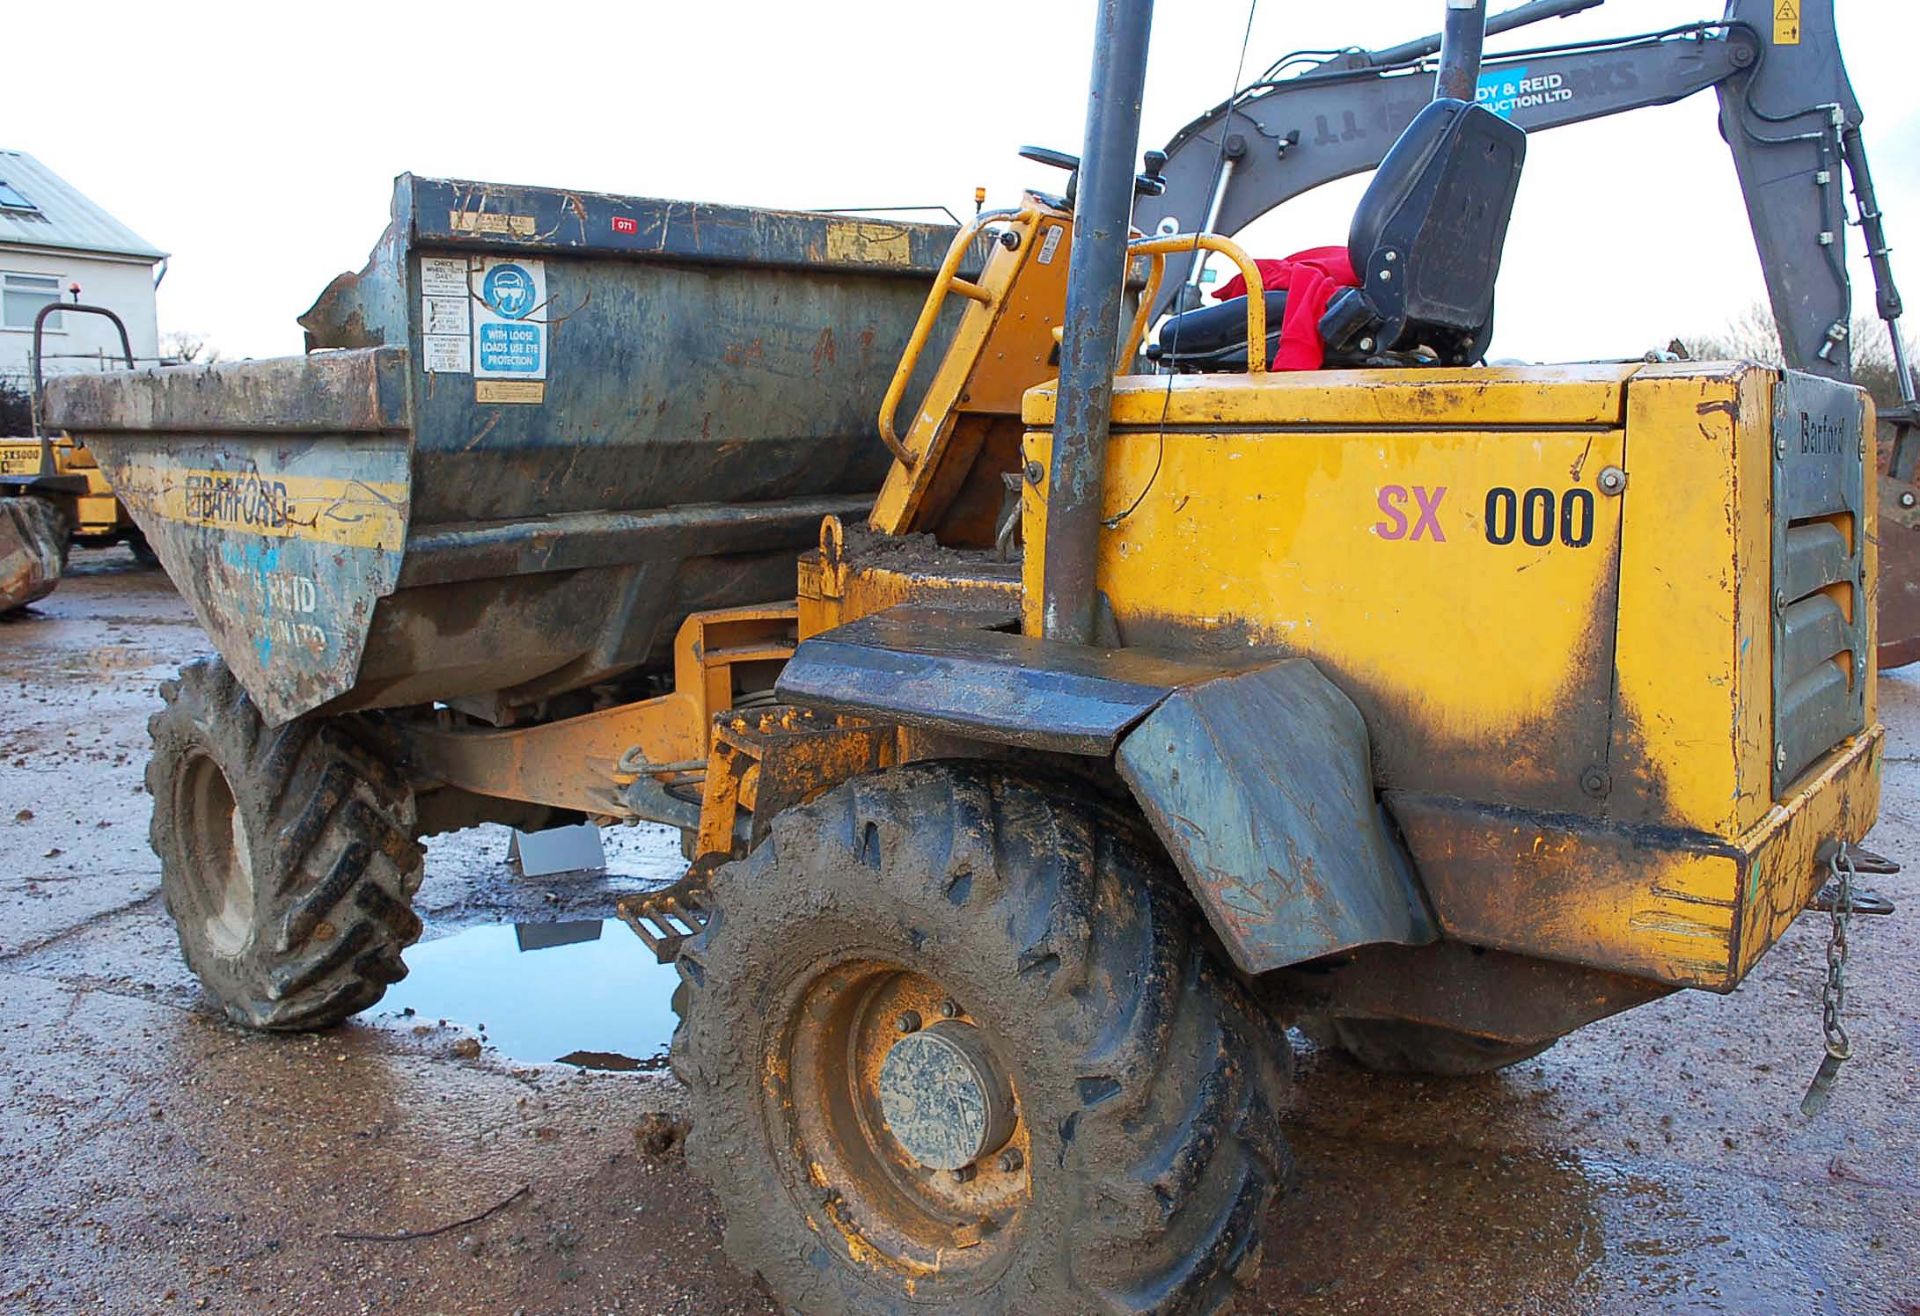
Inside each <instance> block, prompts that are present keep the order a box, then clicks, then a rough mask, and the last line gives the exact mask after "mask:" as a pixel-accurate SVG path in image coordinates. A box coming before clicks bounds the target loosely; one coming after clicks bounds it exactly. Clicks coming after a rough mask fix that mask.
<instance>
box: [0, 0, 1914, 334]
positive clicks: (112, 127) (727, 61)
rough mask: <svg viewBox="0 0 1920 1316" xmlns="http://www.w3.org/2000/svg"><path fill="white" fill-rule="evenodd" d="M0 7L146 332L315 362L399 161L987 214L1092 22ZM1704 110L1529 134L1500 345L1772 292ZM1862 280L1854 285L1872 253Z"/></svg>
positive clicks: (1279, 6)
mask: <svg viewBox="0 0 1920 1316" xmlns="http://www.w3.org/2000/svg"><path fill="white" fill-rule="evenodd" d="M1512 2H1513V0H1493V6H1492V7H1493V8H1494V9H1495V10H1496V11H1498V10H1499V9H1503V8H1507V7H1510V4H1511V3H1512ZM1838 5H1839V22H1840V29H1841V37H1842V42H1843V45H1844V47H1845V50H1846V57H1847V62H1848V67H1849V71H1850V73H1851V74H1852V78H1853V83H1854V87H1855V90H1856V92H1857V93H1858V95H1859V98H1860V101H1861V103H1862V105H1863V106H1864V107H1865V111H1866V115H1867V123H1866V136H1867V142H1868V147H1869V150H1870V152H1871V154H1872V158H1873V160H1874V163H1875V167H1876V175H1877V178H1878V181H1879V182H1880V185H1881V190H1882V192H1883V197H1882V200H1883V203H1884V208H1885V210H1886V211H1887V213H1888V216H1889V219H1888V226H1889V229H1890V233H1891V238H1892V243H1893V246H1894V247H1895V249H1896V256H1895V261H1896V268H1900V269H1904V277H1905V279H1906V283H1907V289H1906V291H1907V292H1908V294H1909V299H1910V300H1911V301H1913V302H1914V303H1915V304H1916V305H1920V73H1916V71H1915V70H1916V68H1920V5H1916V4H1913V3H1911V0H1838ZM7 8H8V12H7V14H6V17H5V20H4V30H5V42H6V46H7V48H8V51H9V54H8V59H7V68H6V72H5V75H4V77H5V80H6V85H7V90H8V93H9V94H8V98H7V99H8V104H9V106H10V112H9V113H8V114H7V116H6V117H5V119H4V120H0V146H6V147H13V148H16V149H21V150H26V151H29V152H31V153H33V154H35V155H37V156H39V157H40V158H41V159H42V160H43V161H45V162H46V163H47V164H48V165H50V166H51V167H52V168H54V169H55V170H56V171H58V172H60V173H61V174H63V175H65V176H66V177H67V178H68V179H69V180H71V181H72V182H73V183H74V184H76V185H77V186H78V187H80V188H81V190H83V191H85V192H87V193H88V194H90V195H91V196H93V197H94V198H95V199H96V200H98V201H99V202H101V203H102V204H103V205H105V206H106V207H107V208H108V209H109V210H111V211H112V212H113V213H114V214H115V215H117V216H118V217H119V218H120V219H122V220H123V221H124V222H126V223H127V224H129V225H130V226H132V227H133V228H134V229H135V230H136V231H137V232H139V233H140V234H141V235H142V236H144V237H146V238H147V239H148V240H150V241H152V242H154V243H157V244H158V245H159V246H161V247H162V248H164V249H166V250H168V251H171V252H172V253H173V260H172V266H171V271H170V273H169V274H168V276H167V279H166V282H165V284H164V285H163V286H162V288H161V293H160V323H161V328H162V330H163V331H166V330H192V331H197V332H200V333H204V334H205V335H207V336H208V337H209V338H210V339H211V340H212V341H213V342H214V343H215V344H216V345H217V346H218V347H219V348H220V349H221V350H222V351H223V352H224V353H225V354H226V355H227V356H229V357H235V356H248V355H254V356H266V355H275V354H280V353H288V352H297V351H299V350H300V347H301V336H300V331H299V329H298V327H297V326H296V325H295V323H294V318H295V317H296V316H297V315H299V314H300V313H301V312H302V311H304V310H305V309H306V308H307V306H308V305H310V304H311V303H312V301H313V299H314V298H315V297H316V296H317V295H318V294H319V292H320V290H321V289H322V288H323V287H324V286H325V285H326V283H327V281H328V280H329V279H330V278H332V277H333V275H335V274H337V273H338V272H340V271H342V270H347V269H358V268H359V267H360V266H361V264H362V263H363V262H364V260H365V258H366V254H367V252H368V250H369V248H371V246H372V245H373V243H374V241H375V239H376V238H377V237H378V236H379V234H380V232H381V230H382V228H384V227H385V224H386V220H387V212H388V202H389V198H390V195H391V188H392V184H391V180H392V178H393V176H394V175H396V174H398V173H401V172H403V171H409V170H410V171H412V172H415V173H419V174H425V175H437V176H445V177H458V178H473V179H485V180H489V181H497V182H511V183H534V184H548V185H555V186H561V187H571V188H579V189H586V190H595V191H607V192H620V193H628V194H635V195H650V196H661V197H676V198H696V199H701V200H711V201H731V202H742V203H748V204H756V205H777V206H790V207H825V206H856V205H867V206H872V205H882V204H907V203H914V204H919V203H933V202H942V203H945V204H946V205H948V206H950V207H952V208H953V209H954V210H955V211H965V210H968V209H970V208H971V198H972V193H973V188H974V186H975V184H984V185H985V186H986V187H987V188H988V189H989V192H990V195H991V197H992V198H994V199H995V202H996V203H998V202H1002V201H1008V200H1012V199H1013V198H1014V196H1015V194H1016V192H1017V189H1018V188H1019V187H1020V186H1022V185H1023V184H1026V185H1033V186H1044V187H1051V186H1056V185H1057V183H1058V176H1057V175H1055V174H1054V173H1053V172H1052V171H1050V170H1046V169H1042V168H1041V167H1039V166H1036V165H1030V164H1027V163H1025V162H1023V161H1021V160H1019V159H1017V158H1016V157H1015V154H1014V152H1015V149H1016V148H1017V147H1018V146H1019V145H1020V144H1022V143H1025V142H1036V143H1041V144H1046V145H1052V146H1057V147H1062V148H1065V149H1069V150H1078V148H1079V144H1080V136H1081V128H1082V116H1083V114H1084V110H1085V96H1086V83H1087V62H1088V55H1089V50H1090V47H1091V37H1092V24H1093V4H1092V3H1091V0H1037V2H1036V3H1031V4H1026V5H1020V6H1006V5H974V6H967V5H953V4H944V3H940V4H936V3H932V2H931V0H892V2H891V3H888V2H887V0H857V2H855V0H846V2H842V0H812V2H809V0H778V2H774V0H737V2H729V0H712V2H710V3H707V4H704V5H702V4H694V5H687V4H678V3H676V4H670V5H669V4H662V3H652V2H647V0H643V2H635V3H623V4H611V3H609V4H586V3H568V2H567V0H547V2H546V3H543V4H538V5H528V4H525V3H519V4H494V3H488V2H487V0H471V2H470V3H467V4H463V5H459V6H443V5H431V6H429V5H424V4H418V3H407V2H406V0H386V3H380V4H367V3H355V2H352V0H335V2H333V3H328V4H272V3H259V2H258V0H253V2H250V3H195V2H194V0H180V2H179V3H171V4H166V5H155V4H152V3H139V4H118V3H112V2H111V0H90V3H88V4H85V5H77V4H26V3H18V4H13V5H9V6H8V7H7ZM1441 15H1442V5H1441V3H1440V0H1375V2H1374V3H1367V4H1345V5H1338V4H1336V5H1328V4H1324V3H1313V4H1307V3H1302V2H1301V0H1263V2H1262V3H1261V4H1260V5H1259V7H1258V11H1257V17H1256V19H1255V23H1254V30H1253V40H1252V45H1251V48H1250V51H1249V55H1248V68H1249V76H1251V75H1252V74H1253V73H1257V72H1258V70H1260V69H1261V68H1264V67H1265V66H1266V65H1267V64H1268V63H1270V62H1271V61H1272V60H1274V59H1275V58H1277V57H1278V56H1280V55H1282V54H1284V53H1286V52H1288V51H1291V50H1294V49H1299V48H1314V47H1337V46H1353V45H1358V46H1366V47H1379V46H1384V45H1389V44H1392V43H1395V42H1398V41H1400V40H1403V39H1406V38H1409V37H1413V36H1416V35H1419V34H1421V33H1423V32H1431V31H1433V30H1435V29H1436V28H1437V26H1438V20H1439V19H1440V17H1441ZM1718 15H1719V0H1700V3H1699V4H1697V5H1689V4H1686V3H1683V2H1680V0H1609V2H1608V3H1606V4H1605V5H1604V6H1603V7H1602V8H1600V9H1598V10H1596V11H1593V12H1590V13H1587V14H1582V15H1579V16H1576V17H1573V18H1568V19H1557V20H1552V21H1549V22H1547V23H1544V24H1541V25H1539V26H1536V27H1533V28H1530V29H1527V30H1526V31H1525V32H1523V33H1519V34H1514V35H1513V36H1509V37H1505V38H1495V39H1494V41H1493V42H1492V48H1494V49H1498V48H1500V47H1501V46H1502V45H1505V46H1508V47H1511V46H1513V45H1515V44H1516V43H1520V42H1521V40H1522V38H1524V44H1529V45H1530V44H1536V43H1539V42H1544V41H1548V40H1553V41H1559V40H1576V39H1585V38H1591V37H1599V36H1616V35H1624V34H1627V33H1634V32H1641V31H1647V30H1651V29H1655V28H1664V27H1669V26H1672V25H1675V24H1677V23H1681V22H1686V21H1689V20H1693V19H1704V18H1715V17H1718ZM1246 16H1247V3H1246V0H1161V3H1160V5H1159V12H1158V14H1157V18H1156V24H1155V28H1154V35H1153V49H1152V61H1151V65H1150V68H1149V71H1148V77H1147V105H1146V119H1145V127H1144V133H1143V140H1142V145H1143V146H1146V145H1155V144H1160V143H1163V142H1165V140H1166V139H1167V138H1168V137H1169V136H1170V135H1171V134H1172V133H1173V131H1174V130H1176V129H1177V128H1178V127H1179V126H1180V125H1182V124H1183V123H1185V122H1186V121H1187V120H1189V119H1191V118H1192V117H1193V116H1194V115H1196V114H1198V113H1199V112H1201V111H1202V110H1203V109H1205V108H1206V107H1207V106H1209V105H1212V104H1213V103H1215V102H1217V101H1219V100H1221V99H1223V98H1224V96H1225V94H1226V93H1227V91H1228V88H1229V86H1230V84H1231V82H1232V80H1233V73H1234V62H1235V59H1236V57H1237V56H1238V53H1239V47H1240V37H1241V32H1242V30H1243V28H1244V25H1245V23H1246ZM1714 113H1715V110H1714V102H1713V98H1712V96H1711V95H1710V94H1709V95H1703V96H1696V97H1694V98H1692V99H1691V100H1689V101H1686V102H1683V103H1681V104H1678V105H1674V106H1668V107H1664V108H1660V109H1654V110H1647V111H1641V112H1637V113H1635V114H1631V115H1627V116H1622V117H1618V118H1615V119H1612V120H1602V121H1598V122H1595V123H1590V124H1584V125H1575V126H1573V127H1569V128H1563V129H1557V130H1555V131H1553V132H1551V133H1543V134H1540V135H1537V136H1536V137H1534V138H1533V139H1532V141H1531V142H1530V144H1529V148H1528V158H1527V165H1526V174H1525V177H1524V179H1523V181H1522V184H1521V190H1520V200H1519V205H1518V208H1517V210H1516V213H1515V216H1514V221H1513V227H1512V230H1511V234H1510V237H1509V240H1508V246H1507V255H1506V263H1505V267H1504V269H1503V272H1502V276H1501V283H1500V292H1499V304H1500V318H1499V323H1500V334H1499V337H1498V339H1497V340H1496V344H1495V351H1496V354H1499V355H1507V356H1525V357H1529V358H1535V359H1564V358H1572V357H1580V356H1604V355H1627V354H1637V353H1639V352H1641V351H1643V350H1645V349H1646V348H1647V347H1651V346H1663V345H1665V343H1666V342H1667V340H1668V338H1669V337H1670V336H1671V335H1673V334H1675V333H1680V334H1685V333H1687V332H1690V331H1700V330H1709V329H1712V328H1714V327H1715V326H1717V325H1719V324H1721V323H1723V322H1724V321H1726V320H1727V318H1728V317H1729V316H1731V315H1733V314H1735V313H1737V312H1738V311H1739V310H1740V309H1741V308H1743V307H1745V306H1747V305H1749V304H1751V303H1753V302H1755V301H1758V300H1760V299H1761V298H1762V297H1763V296H1764V290H1763V287H1762V284H1761V279H1760V271H1759V265H1758V262H1757V260H1756V258H1755V255H1754V250H1753V244H1752V241H1751V238H1750V237H1749V235H1748V232H1747V228H1746V223H1745V218H1744V214H1743V212H1742V210H1741V205H1740V198H1739V193H1738V189H1737V187H1736V184H1735V180H1734V174H1733V167H1732V164H1731V163H1730V161H1729V158H1728V156H1727V153H1726V149H1725V147H1724V146H1723V145H1722V144H1721V142H1720V139H1719V135H1718V132H1717V130H1716V125H1715V120H1714ZM1363 185H1364V179H1355V180H1347V181H1346V182H1344V183H1340V184H1335V185H1333V186H1331V187H1328V188H1324V189H1321V190H1320V191H1319V192H1316V193H1313V194H1310V195H1309V196H1307V197H1303V198H1300V199H1298V200H1296V201H1294V202H1292V203H1289V204H1288V205H1287V206H1285V207H1282V208H1281V210H1280V211H1277V212H1275V213H1274V214H1273V215H1270V216H1268V217H1267V218H1266V219H1265V220H1263V221H1261V222H1260V223H1259V224H1257V225H1256V226H1255V227H1254V228H1253V229H1251V230H1250V231H1249V233H1248V234H1247V235H1246V237H1245V239H1244V240H1246V241H1247V242H1248V245H1249V246H1251V247H1252V248H1253V249H1254V250H1255V253H1256V254H1259V255H1284V254H1285V253H1286V252H1288V251H1292V250H1295V249H1297V248H1301V247H1307V246H1314V245H1319V244H1322V243H1327V242H1338V241H1342V240H1344V237H1345V234H1346V225H1347V218H1348V214H1349V212H1350V210H1351V208H1352V205H1353V203H1354V200H1355V198H1356V197H1357V196H1358V194H1359V191H1360V189H1361V187H1362V186H1363ZM1849 242H1850V249H1851V251H1852V253H1853V254H1854V255H1855V256H1856V258H1857V256H1858V252H1859V248H1860V243H1859V240H1858V234H1857V232H1856V233H1852V234H1850V236H1849ZM1903 261H1904V263H1902V262H1903ZM1856 264H1857V260H1856ZM1855 287H1856V302H1857V303H1860V302H1862V291H1863V290H1864V289H1865V288H1866V287H1867V285H1866V282H1865V278H1864V274H1863V273H1862V272H1859V271H1856V274H1855ZM1911 322H1912V321H1911V318H1910V323H1911ZM1914 332H1915V330H1912V329H1910V330H1909V335H1910V336H1911V335H1912V334H1913V333H1914Z"/></svg>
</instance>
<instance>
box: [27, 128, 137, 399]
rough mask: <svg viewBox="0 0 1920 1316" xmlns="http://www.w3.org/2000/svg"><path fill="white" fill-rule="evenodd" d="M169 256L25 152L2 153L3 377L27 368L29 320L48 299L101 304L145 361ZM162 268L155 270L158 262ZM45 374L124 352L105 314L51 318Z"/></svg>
mask: <svg viewBox="0 0 1920 1316" xmlns="http://www.w3.org/2000/svg"><path fill="white" fill-rule="evenodd" d="M166 258H167V253H165V252H164V251H161V250H160V249H159V248H157V247H155V246H154V245H153V244H152V243H151V242H148V241H146V240H145V239H143V238H142V237H140V235H139V234H137V233H135V232H134V231H133V230H132V229H130V228H128V227H127V226H126V225H124V224H122V223H121V222H120V221H119V220H117V219H115V218H114V217H113V216H112V215H109V214H108V213H107V212H106V211H104V210H102V209H101V208H100V207H99V206H97V205H95V204H94V203H93V202H91V201H89V200H87V198H86V197H84V196H82V195H81V194H80V193H79V192H78V191H76V190H75V189H74V187H73V186H72V185H71V184H69V183H67V182H66V181H65V180H63V179H62V178H61V177H60V176H59V175H58V174H56V173H54V172H53V171H52V170H51V169H48V168H47V167H46V166H45V165H43V164H41V163H40V162H39V161H38V160H36V159H34V158H33V157H32V156H30V155H28V154H26V153H25V152H23V151H8V150H0V380H3V381H4V382H6V383H8V384H12V385H13V386H14V387H16V388H20V389H23V390H24V389H25V388H27V387H28V386H29V381H30V380H31V379H32V375H33V364H32V361H33V318H34V316H35V314H36V313H38V311H39V310H40V308H41V307H43V306H45V305H46V304H47V303H48V302H51V301H72V300H74V298H73V294H72V291H71V290H72V287H73V285H74V284H79V285H80V297H79V300H80V301H83V302H88V303H90V304H92V305H95V306H105V307H107V308H108V309H109V310H111V311H114V312H115V313H117V314H118V315H119V316H120V318H121V319H122V320H124V321H125V322H126V326H127V335H128V337H129V338H131V339H132V341H133V354H134V357H135V359H136V360H137V361H138V362H139V363H140V364H142V365H149V364H151V363H152V362H153V361H154V360H155V359H156V358H157V357H158V356H159V354H160V331H159V326H158V324H157V323H156V321H155V317H154V304H153V294H154V288H155V286H156V284H157V283H158V282H159V277H160V276H161V275H163V274H164V273H165V272H166V266H165V263H164V262H165V261H166ZM156 267H158V268H156ZM42 352H43V354H44V360H45V369H46V371H47V373H49V374H52V373H55V372H58V371H63V370H98V369H101V368H102V367H103V366H106V365H108V364H109V363H111V362H113V361H114V360H116V359H117V358H118V357H119V355H120V336H119V334H118V333H116V332H115V331H114V328H113V325H112V323H111V322H109V321H108V320H107V319H106V318H105V317H104V316H98V315H56V316H53V317H52V318H51V319H50V320H49V321H48V323H47V333H46V343H45V345H44V347H43V348H42Z"/></svg>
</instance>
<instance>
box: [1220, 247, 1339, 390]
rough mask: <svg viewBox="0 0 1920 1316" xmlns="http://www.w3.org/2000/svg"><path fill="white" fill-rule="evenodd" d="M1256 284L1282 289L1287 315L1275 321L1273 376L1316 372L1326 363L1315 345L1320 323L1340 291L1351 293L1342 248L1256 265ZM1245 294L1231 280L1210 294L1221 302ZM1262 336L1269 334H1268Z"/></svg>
mask: <svg viewBox="0 0 1920 1316" xmlns="http://www.w3.org/2000/svg"><path fill="white" fill-rule="evenodd" d="M1254 264H1255V265H1257V266H1259V268H1260V280H1261V284H1262V286H1263V287H1264V288H1265V290H1267V291H1269V292H1273V291H1278V290H1280V289H1283V288H1284V289H1285V290H1286V293H1287V312H1286V314H1285V315H1284V316H1283V317H1281V321H1280V345H1279V346H1278V347H1276V348H1275V349H1274V351H1273V362H1272V367H1273V369H1275V370H1318V369H1319V368H1320V363H1321V362H1322V361H1324V360H1325V359H1326V347H1325V345H1324V344H1322V343H1321V341H1320V317H1321V316H1322V315H1324V314H1326V310H1327V303H1328V302H1330V301H1332V300H1333V295H1334V294H1335V293H1337V292H1339V291H1340V290H1341V289H1342V288H1357V287H1359V286H1360V280H1359V278H1357V277H1356V276H1355V275H1354V272H1353V262H1352V261H1351V260H1349V259H1348V258H1347V249H1346V248H1345V247H1309V248H1307V250H1305V251H1296V252H1294V253H1293V255H1291V256H1289V257H1287V258H1286V259H1285V260H1257V261H1255V262H1254ZM1246 291H1247V281H1246V280H1245V279H1244V278H1242V277H1241V276H1240V275H1238V274H1236V275H1234V276H1233V277H1232V278H1231V279H1229V280H1227V281H1226V282H1225V283H1223V284H1222V285H1220V287H1218V288H1216V289H1214V292H1213V295H1214V296H1215V297H1216V298H1218V299H1219V300H1221V301H1225V300H1227V298H1229V297H1238V296H1240V295H1241V294H1242V293H1244V292H1246ZM1267 332H1269V333H1271V332H1273V331H1272V330H1271V329H1269V330H1268V331H1267Z"/></svg>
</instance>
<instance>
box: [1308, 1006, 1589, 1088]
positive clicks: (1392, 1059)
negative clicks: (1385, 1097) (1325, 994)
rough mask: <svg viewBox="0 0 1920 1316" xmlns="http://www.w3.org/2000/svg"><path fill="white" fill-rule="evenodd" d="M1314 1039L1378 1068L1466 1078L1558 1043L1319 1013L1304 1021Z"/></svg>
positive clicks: (1382, 1071) (1514, 1062)
mask: <svg viewBox="0 0 1920 1316" xmlns="http://www.w3.org/2000/svg"><path fill="white" fill-rule="evenodd" d="M1300 1031H1301V1032H1303V1033H1305V1034H1306V1035H1307V1037H1308V1038H1309V1040H1311V1041H1312V1042H1313V1043H1314V1045H1316V1046H1322V1047H1330V1048H1333V1049H1335V1050H1340V1051H1345V1052H1346V1053H1347V1054H1348V1055H1349V1056H1351V1057H1352V1058H1353V1060H1354V1061H1355V1063H1357V1064H1359V1065H1360V1066H1361V1067H1362V1068H1364V1069H1370V1070H1372V1071H1374V1072H1375V1073H1376V1074H1431V1075H1436V1076H1440V1077H1449V1078H1460V1077H1465V1076H1466V1075H1469V1074H1490V1073H1492V1072H1493V1071H1494V1070H1496V1069H1505V1068H1506V1067H1507V1066H1508V1065H1517V1064H1519V1063H1520V1062H1521V1061H1522V1060H1531V1059H1533V1058H1534V1057H1535V1056H1537V1055H1539V1054H1540V1053H1541V1052H1542V1051H1545V1050H1546V1049H1547V1048H1548V1047H1550V1046H1552V1045H1553V1044H1554V1042H1556V1041H1558V1040H1559V1039H1558V1038H1549V1039H1548V1040H1547V1041H1545V1042H1507V1041H1502V1040H1500V1039H1498V1038H1492V1037H1481V1036H1478V1035H1477V1034H1474V1033H1463V1032H1460V1031H1458V1030H1456V1029H1452V1028H1442V1027H1438V1026H1436V1025H1434V1024H1423V1023H1415V1022H1413V1021H1412V1020H1409V1019H1368V1018H1362V1017H1359V1016H1355V1015H1329V1014H1318V1015H1313V1016H1311V1017H1309V1018H1306V1019H1303V1020H1301V1021H1300Z"/></svg>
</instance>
